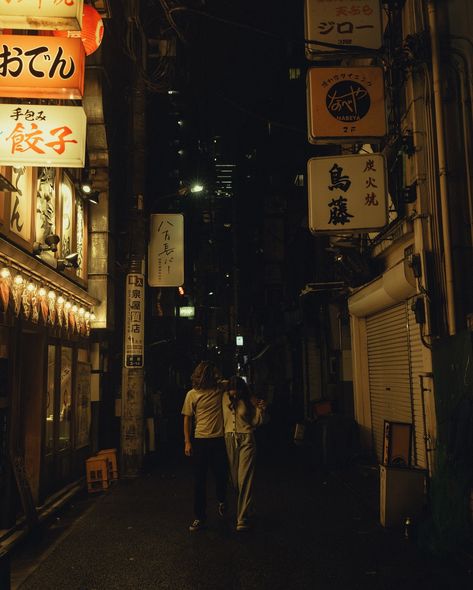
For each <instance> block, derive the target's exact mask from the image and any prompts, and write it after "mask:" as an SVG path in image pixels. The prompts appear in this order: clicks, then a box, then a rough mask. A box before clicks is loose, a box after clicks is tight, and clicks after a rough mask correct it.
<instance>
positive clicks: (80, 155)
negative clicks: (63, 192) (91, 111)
mask: <svg viewBox="0 0 473 590" xmlns="http://www.w3.org/2000/svg"><path fill="white" fill-rule="evenodd" d="M86 126H87V118H86V115H85V111H84V109H83V108H82V107H69V106H67V107H64V106H56V105H27V104H0V165H4V166H19V165H20V164H21V165H24V166H53V167H56V168H83V167H84V165H85V140H86Z"/></svg>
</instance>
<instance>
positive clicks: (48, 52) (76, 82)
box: [0, 35, 85, 100]
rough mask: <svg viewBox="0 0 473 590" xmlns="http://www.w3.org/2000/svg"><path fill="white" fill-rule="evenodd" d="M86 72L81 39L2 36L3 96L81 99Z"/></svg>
mask: <svg viewBox="0 0 473 590" xmlns="http://www.w3.org/2000/svg"><path fill="white" fill-rule="evenodd" d="M84 71H85V51H84V46H83V44H82V41H81V40H80V39H68V38H62V37H42V36H40V37H38V36H31V35H0V96H3V97H15V98H63V99H69V100H75V99H79V98H82V96H83V94H84Z"/></svg>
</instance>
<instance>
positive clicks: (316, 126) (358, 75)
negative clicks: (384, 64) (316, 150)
mask: <svg viewBox="0 0 473 590" xmlns="http://www.w3.org/2000/svg"><path fill="white" fill-rule="evenodd" d="M307 119H308V138H309V142H310V143H314V144H316V143H344V142H358V141H360V139H363V140H366V141H368V140H373V141H375V140H377V139H380V138H382V137H384V136H385V135H386V109H385V104H384V77H383V70H382V68H380V67H376V66H362V67H345V68H318V67H317V68H311V69H309V71H308V74H307Z"/></svg>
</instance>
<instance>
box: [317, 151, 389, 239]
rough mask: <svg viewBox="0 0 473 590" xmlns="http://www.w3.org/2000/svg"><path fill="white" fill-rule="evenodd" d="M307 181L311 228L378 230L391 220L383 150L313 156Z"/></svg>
mask: <svg viewBox="0 0 473 590" xmlns="http://www.w3.org/2000/svg"><path fill="white" fill-rule="evenodd" d="M307 184H308V193H309V194H308V197H309V229H310V231H311V232H313V233H338V234H342V233H354V232H360V231H373V230H378V229H381V228H382V227H384V226H385V225H386V224H387V221H388V217H387V184H386V165H385V160H384V156H383V155H382V154H357V155H352V156H326V157H322V158H311V159H310V160H309V162H308V165H307Z"/></svg>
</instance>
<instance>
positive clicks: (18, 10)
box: [0, 0, 84, 31]
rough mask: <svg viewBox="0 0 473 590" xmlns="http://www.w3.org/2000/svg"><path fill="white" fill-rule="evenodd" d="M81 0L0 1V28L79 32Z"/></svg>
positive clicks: (82, 3) (82, 2) (82, 4)
mask: <svg viewBox="0 0 473 590" xmlns="http://www.w3.org/2000/svg"><path fill="white" fill-rule="evenodd" d="M83 6H84V1H83V0H0V28H2V29H36V30H48V31H54V30H64V31H79V30H80V29H81V26H82V10H83Z"/></svg>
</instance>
